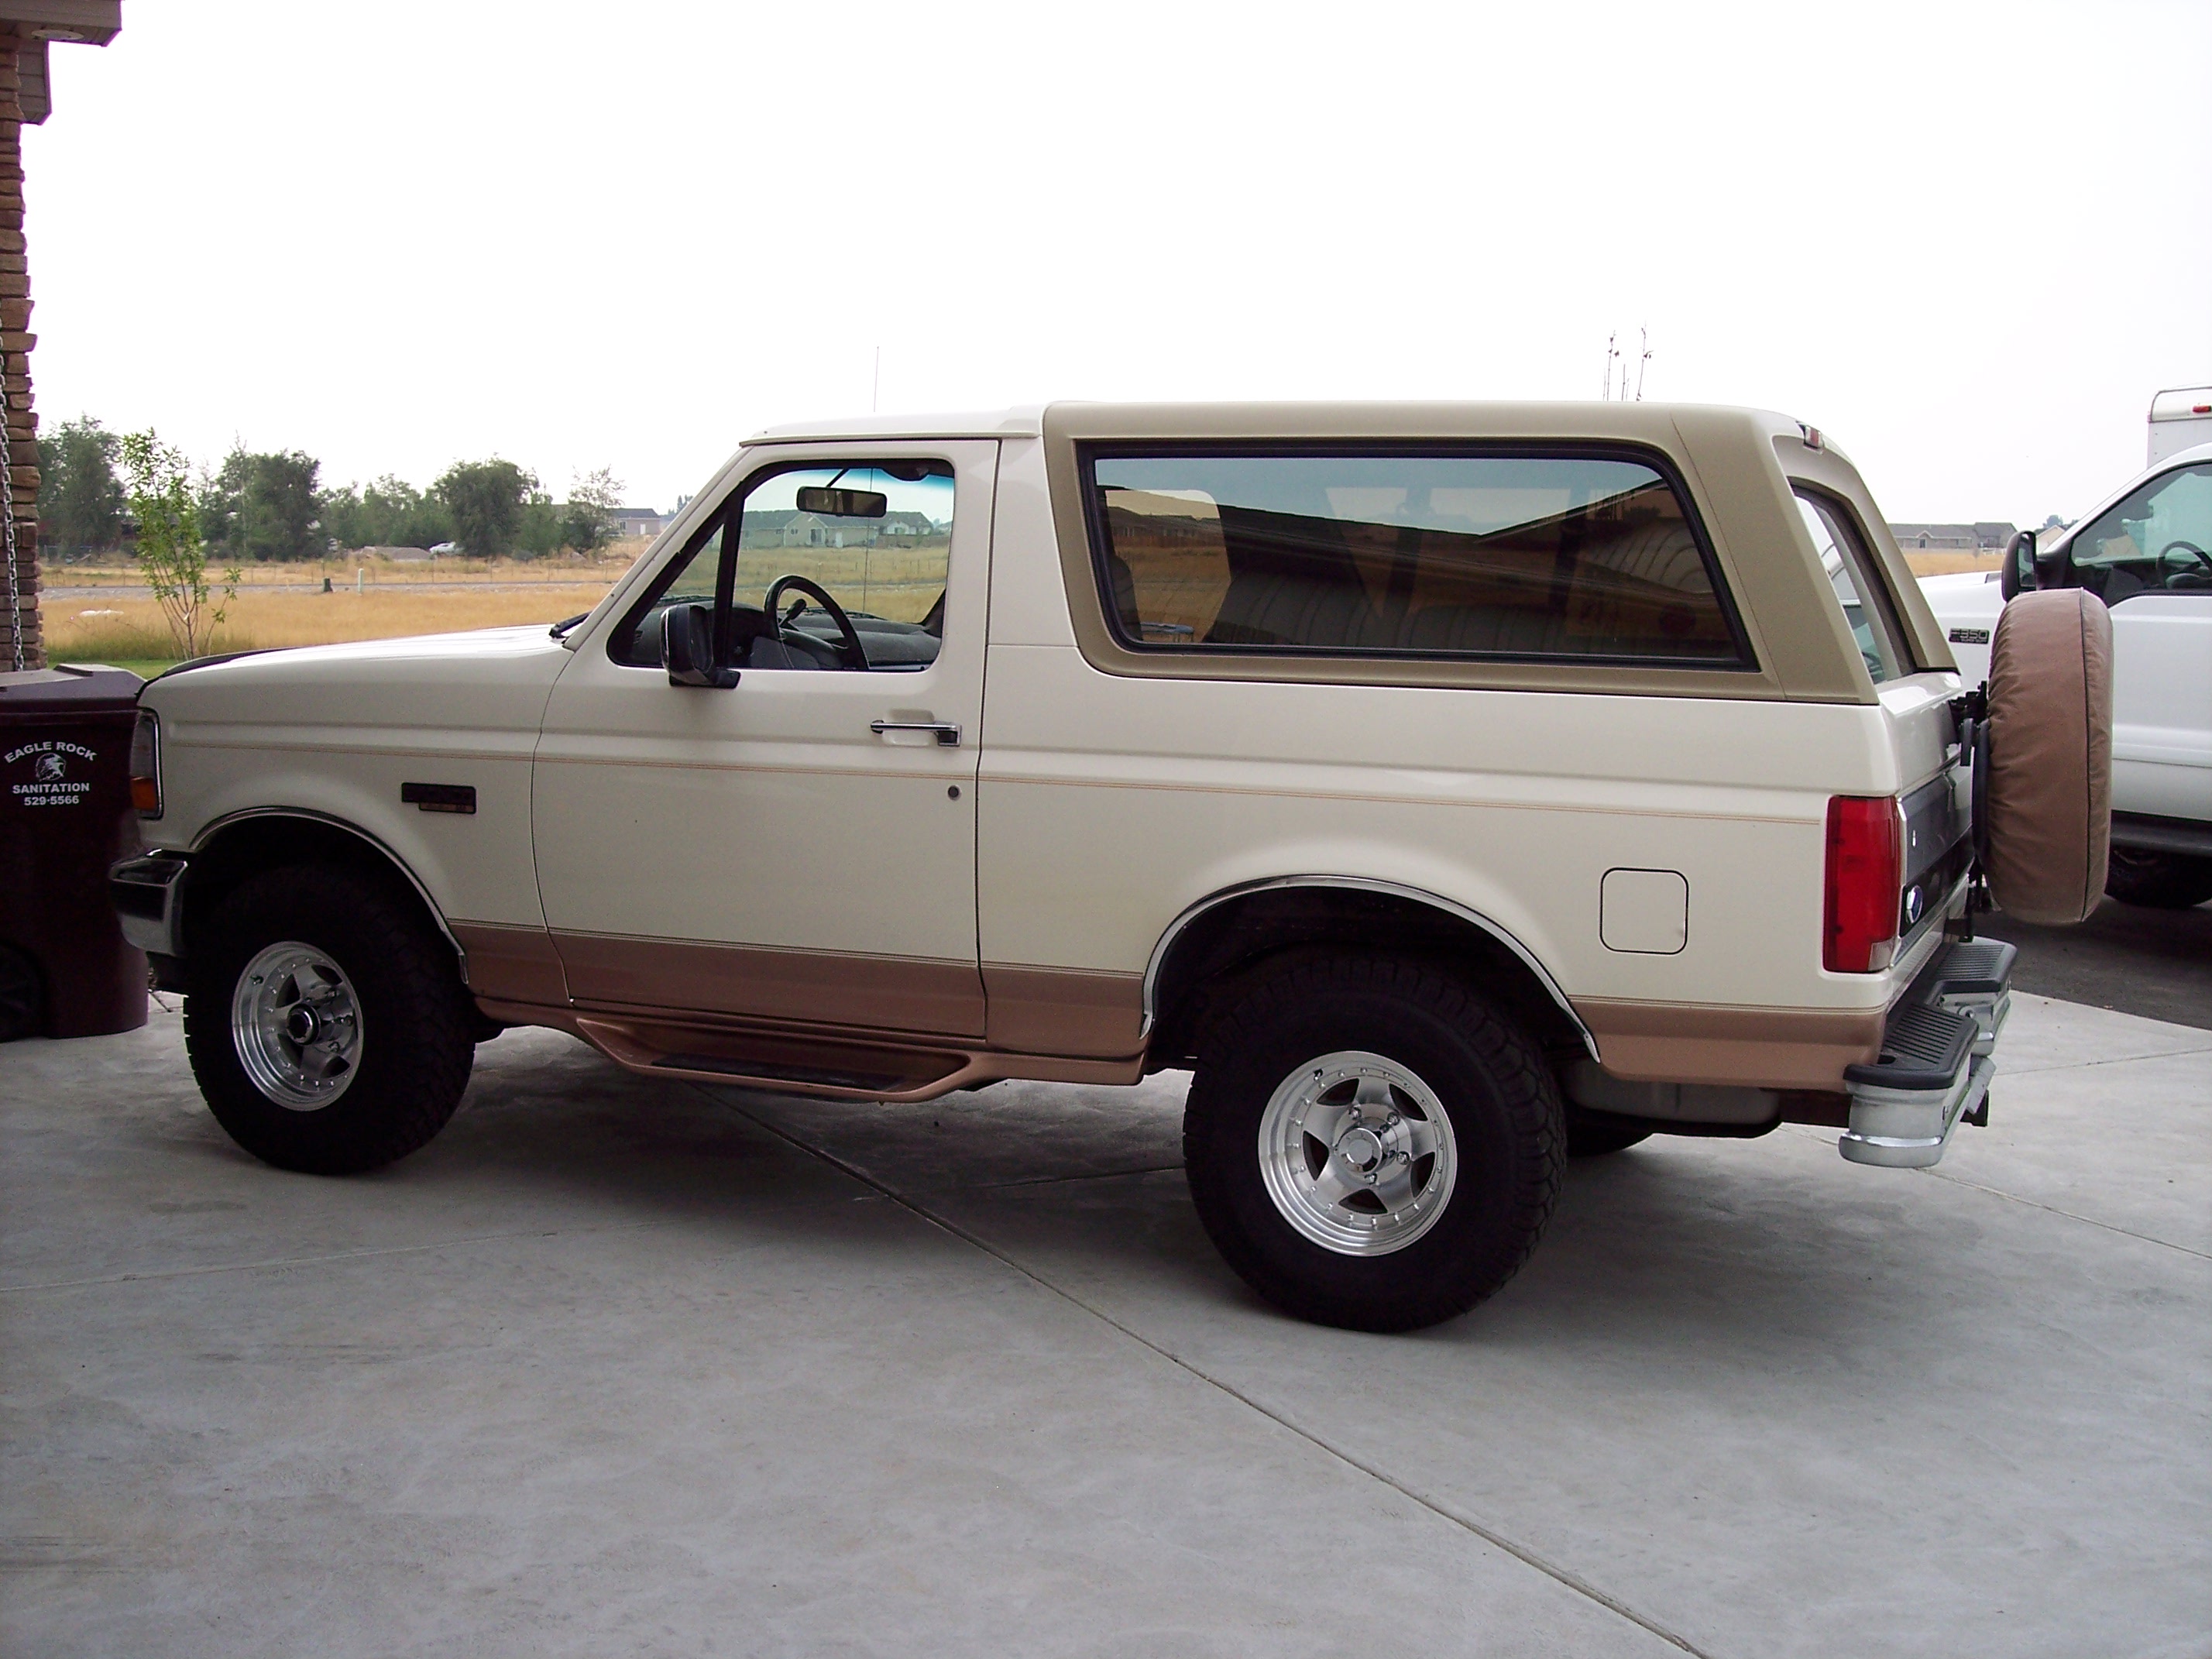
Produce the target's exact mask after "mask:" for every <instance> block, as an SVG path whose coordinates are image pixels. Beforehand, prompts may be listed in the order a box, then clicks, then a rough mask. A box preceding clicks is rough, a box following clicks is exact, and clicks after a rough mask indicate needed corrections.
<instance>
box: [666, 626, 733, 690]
mask: <svg viewBox="0 0 2212 1659" xmlns="http://www.w3.org/2000/svg"><path fill="white" fill-rule="evenodd" d="M660 665H661V666H662V667H663V668H665V669H666V670H667V671H668V683H669V684H671V685H697V686H704V687H706V688H707V689H708V690H714V691H726V690H729V689H730V687H732V686H733V685H735V684H737V683H738V671H737V670H736V669H734V668H724V667H721V666H720V665H717V664H716V663H715V661H714V607H713V606H712V605H670V606H669V607H668V609H667V610H665V611H662V612H661V613H660Z"/></svg>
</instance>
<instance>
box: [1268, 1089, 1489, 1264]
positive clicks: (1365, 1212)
mask: <svg viewBox="0 0 2212 1659" xmlns="http://www.w3.org/2000/svg"><path fill="white" fill-rule="evenodd" d="M1260 1173H1261V1177H1262V1178H1263V1179H1264V1180H1265V1182H1267V1196H1268V1197H1269V1198H1271V1199H1273V1200H1274V1201H1275V1208H1276V1209H1277V1210H1279V1211H1280V1212H1282V1217H1283V1219H1284V1220H1285V1221H1287V1222H1289V1223H1290V1224H1291V1226H1293V1227H1295V1228H1296V1229H1297V1231H1299V1232H1300V1233H1301V1234H1303V1235H1304V1237H1307V1238H1310V1239H1311V1240H1312V1241H1313V1242H1314V1243H1316V1244H1318V1245H1320V1246H1321V1247H1322V1249H1326V1250H1333V1251H1334V1252H1335V1253H1336V1254H1337V1255H1389V1254H1390V1252H1391V1251H1393V1250H1402V1249H1405V1248H1406V1246H1407V1245H1408V1244H1411V1243H1413V1241H1414V1240H1415V1239H1417V1238H1419V1237H1421V1235H1422V1234H1424V1233H1425V1232H1427V1231H1429V1229H1430V1228H1431V1227H1433V1226H1434V1225H1436V1224H1437V1218H1438V1217H1440V1216H1442V1215H1443V1212H1444V1206H1445V1205H1446V1204H1448V1203H1449V1202H1450V1200H1451V1193H1452V1183H1453V1182H1454V1181H1455V1180H1456V1179H1457V1177H1458V1174H1459V1151H1458V1147H1457V1146H1456V1145H1455V1143H1454V1141H1453V1139H1452V1129H1451V1120H1450V1118H1449V1117H1448V1116H1446V1115H1444V1109H1443V1105H1442V1104H1441V1103H1439V1102H1438V1101H1437V1097H1436V1091H1434V1090H1432V1089H1431V1088H1430V1087H1429V1085H1427V1084H1425V1083H1424V1082H1422V1081H1421V1079H1419V1078H1418V1077H1416V1076H1414V1075H1413V1073H1412V1072H1410V1071H1408V1070H1407V1068H1406V1067H1404V1066H1401V1065H1399V1064H1398V1063H1397V1062H1396V1061H1395V1060H1385V1059H1384V1058H1383V1056H1382V1055H1380V1054H1366V1053H1364V1052H1361V1051H1359V1050H1356V1049H1346V1050H1343V1051H1341V1052H1339V1053H1337V1054H1322V1055H1321V1056H1320V1057H1319V1058H1318V1059H1315V1060H1308V1061H1307V1062H1306V1063H1305V1064H1304V1066H1300V1067H1298V1069H1297V1071H1295V1072H1292V1073H1291V1074H1290V1076H1288V1077H1286V1078H1285V1079H1283V1080H1282V1082H1281V1083H1280V1084H1279V1085H1277V1087H1276V1090H1275V1092H1274V1094H1273V1096H1271V1097H1269V1099H1268V1101H1267V1110H1265V1111H1264V1112H1262V1113H1261V1115H1260Z"/></svg>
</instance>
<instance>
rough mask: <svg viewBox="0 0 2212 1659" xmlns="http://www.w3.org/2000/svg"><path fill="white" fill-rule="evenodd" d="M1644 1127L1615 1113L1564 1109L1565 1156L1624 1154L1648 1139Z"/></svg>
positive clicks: (1583, 1108) (1571, 1108)
mask: <svg viewBox="0 0 2212 1659" xmlns="http://www.w3.org/2000/svg"><path fill="white" fill-rule="evenodd" d="M1651 1135H1652V1130H1651V1128H1650V1125H1648V1124H1644V1123H1639V1122H1638V1121H1636V1120H1635V1119H1634V1118H1632V1117H1623V1116H1621V1115H1620V1114H1619V1113H1617V1112H1597V1111H1592V1110H1591V1109H1589V1108H1588V1107H1586V1106H1576V1105H1573V1104H1570V1105H1569V1106H1568V1107H1567V1156H1568V1157H1569V1158H1603V1157H1604V1156H1605V1155H1606V1154H1607V1152H1626V1151H1627V1150H1628V1149H1629V1148H1630V1147H1631V1146H1635V1145H1637V1144H1638V1142H1640V1141H1645V1140H1649V1139H1651Z"/></svg>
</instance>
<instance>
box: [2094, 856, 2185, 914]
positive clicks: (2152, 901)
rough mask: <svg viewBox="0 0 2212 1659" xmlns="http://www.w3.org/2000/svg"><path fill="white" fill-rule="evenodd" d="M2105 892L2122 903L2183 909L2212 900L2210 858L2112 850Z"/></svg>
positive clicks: (2162, 908) (2155, 908) (2159, 908)
mask: <svg viewBox="0 0 2212 1659" xmlns="http://www.w3.org/2000/svg"><path fill="white" fill-rule="evenodd" d="M2105 890H2106V892H2108V893H2110V894H2111V895H2112V896H2113V897H2114V898H2116V899H2118V900H2119V902H2121V903H2123V904H2140V905H2142V906H2144V907H2146V908H2149V909H2154V910H2186V909H2189V908H2191V907H2192V906H2194V905H2199V904H2202V903H2203V902H2204V901H2205V900H2207V899H2212V859H2199V858H2191V857H2190V856H2189V855H2188V854H2185V853H2144V852H2138V851H2136V849H2135V848H2129V847H2115V848H2112V865H2111V867H2110V868H2109V869H2107V870H2106V872H2105Z"/></svg>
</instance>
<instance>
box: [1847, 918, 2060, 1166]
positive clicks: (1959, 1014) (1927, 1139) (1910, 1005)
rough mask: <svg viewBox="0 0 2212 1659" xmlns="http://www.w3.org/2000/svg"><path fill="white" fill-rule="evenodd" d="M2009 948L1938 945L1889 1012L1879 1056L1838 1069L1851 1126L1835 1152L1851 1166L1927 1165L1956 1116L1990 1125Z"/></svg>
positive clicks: (1982, 942) (2006, 1009)
mask: <svg viewBox="0 0 2212 1659" xmlns="http://www.w3.org/2000/svg"><path fill="white" fill-rule="evenodd" d="M2016 954H2017V953H2016V952H2015V950H2014V949H2013V947H2012V946H2011V945H2008V944H2007V943H2006V942H2005V941H2004V940H2002V939H1971V940H1966V941H1964V942H1961V943H1958V944H1954V945H1948V946H1946V947H1945V948H1944V950H1943V951H1942V952H1941V953H1940V954H1938V955H1937V956H1936V958H1935V960H1934V961H1932V962H1930V963H1929V964H1928V966H1927V967H1926V968H1925V969H1923V970H1922V972H1921V975H1920V977H1919V978H1918V979H1917V980H1915V981H1913V983H1912V988H1911V990H1910V991H1908V992H1906V993H1905V996H1904V998H1903V999H1902V1000H1900V1001H1899V1003H1898V1005H1897V1006H1895V1007H1894V1008H1892V1009H1891V1010H1890V1012H1889V1018H1888V1020H1887V1023H1886V1024H1885V1025H1884V1027H1883V1030H1882V1040H1881V1058H1880V1059H1879V1060H1875V1061H1874V1062H1873V1063H1871V1064H1869V1065H1864V1066H1849V1067H1847V1068H1846V1069H1845V1070H1844V1088H1845V1089H1846V1090H1847V1091H1849V1092H1850V1098H1851V1107H1850V1127H1848V1128H1847V1129H1845V1130H1844V1133H1843V1138H1842V1139H1840V1140H1839V1141H1838V1142H1837V1143H1836V1150H1837V1151H1838V1152H1841V1153H1842V1154H1843V1155H1844V1157H1845V1158H1849V1159H1850V1161H1851V1162H1852V1163H1854V1164H1875V1165H1878V1166H1881V1167H1882V1168H1885V1169H1893V1170H1921V1169H1926V1168H1927V1167H1928V1166H1929V1164H1934V1163H1936V1161H1937V1160H1938V1159H1940V1158H1942V1156H1943V1149H1944V1148H1945V1147H1946V1146H1949V1145H1950V1143H1951V1134H1952V1132H1953V1131H1954V1130H1955V1129H1956V1128H1957V1127H1959V1125H1960V1122H1962V1121H1964V1122H1968V1123H1975V1124H1983V1123H1987V1122H1988V1121H1989V1096H1990V1079H1991V1078H1992V1077H1994V1076H1995V1075H1996V1058H1995V1052H1994V1051H1995V1050H1996V1042H1997V1033H1998V1032H1999V1031H2000V1030H2002V1029H2003V1028H2004V1023H2005V1017H2006V1015H2008V1013H2010V1012H2011V1011H2012V966H2013V959H2014V957H2015V955H2016Z"/></svg>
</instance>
